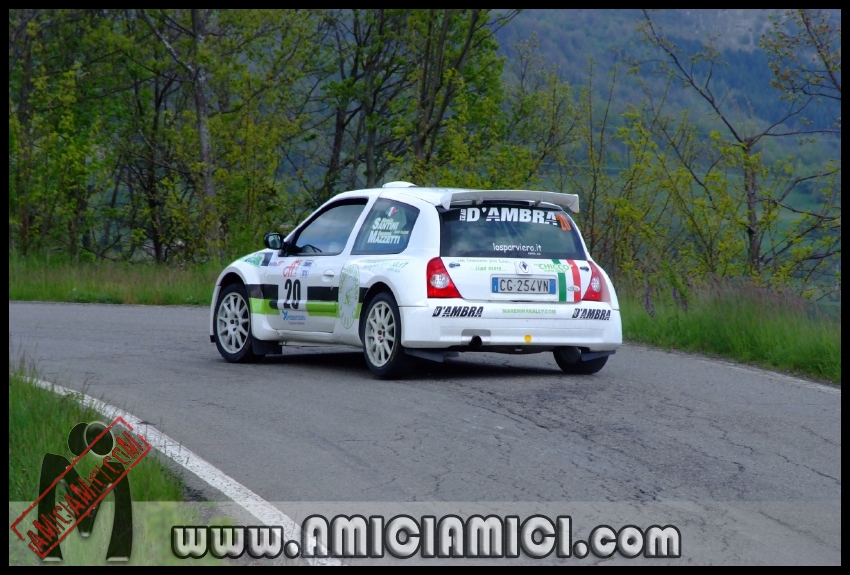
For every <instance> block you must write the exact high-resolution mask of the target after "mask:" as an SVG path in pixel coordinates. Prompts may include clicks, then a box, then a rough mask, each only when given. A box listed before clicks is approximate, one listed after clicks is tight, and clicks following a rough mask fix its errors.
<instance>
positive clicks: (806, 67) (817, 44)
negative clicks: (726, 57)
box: [759, 9, 841, 126]
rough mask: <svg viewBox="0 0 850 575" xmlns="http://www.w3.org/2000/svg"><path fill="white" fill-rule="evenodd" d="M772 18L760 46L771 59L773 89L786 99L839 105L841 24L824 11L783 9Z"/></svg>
mask: <svg viewBox="0 0 850 575" xmlns="http://www.w3.org/2000/svg"><path fill="white" fill-rule="evenodd" d="M771 19H772V27H771V30H770V31H769V32H768V33H767V34H765V35H763V36H762V37H761V40H760V42H759V45H760V46H761V47H762V49H764V50H765V51H766V52H767V53H768V55H769V56H770V68H771V70H772V71H773V74H774V76H775V79H774V81H773V86H774V87H775V88H777V89H778V90H780V91H782V92H783V93H784V97H785V98H786V99H794V98H796V99H805V98H810V97H818V98H827V99H830V100H835V101H837V102H838V103H839V104H840V103H841V24H840V23H839V24H836V23H834V22H833V21H832V18H831V15H830V13H829V12H828V11H826V10H803V9H800V10H784V11H783V12H781V13H780V15H778V16H772V17H771ZM838 124H839V126H840V124H841V119H840V118H838Z"/></svg>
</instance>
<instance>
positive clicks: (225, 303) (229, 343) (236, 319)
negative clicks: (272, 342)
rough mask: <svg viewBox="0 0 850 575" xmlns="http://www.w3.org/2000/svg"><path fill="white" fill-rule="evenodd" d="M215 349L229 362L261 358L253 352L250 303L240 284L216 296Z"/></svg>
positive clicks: (231, 286) (229, 287) (243, 287)
mask: <svg viewBox="0 0 850 575" xmlns="http://www.w3.org/2000/svg"><path fill="white" fill-rule="evenodd" d="M214 332H215V346H216V347H217V348H218V352H219V353H220V354H221V357H223V358H224V359H226V360H227V361H228V362H230V363H243V362H248V361H254V360H256V359H259V358H261V357H263V355H262V354H257V353H254V336H253V334H252V333H251V304H250V301H249V300H248V291H247V290H246V289H245V286H244V285H242V284H241V283H239V284H230V285H229V286H227V287H225V288H223V289H222V290H221V292H219V294H218V301H216V303H215V327H214Z"/></svg>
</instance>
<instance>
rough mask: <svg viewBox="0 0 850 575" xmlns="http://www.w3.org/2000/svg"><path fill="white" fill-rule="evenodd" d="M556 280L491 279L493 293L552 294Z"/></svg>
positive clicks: (555, 287) (494, 277) (555, 286)
mask: <svg viewBox="0 0 850 575" xmlns="http://www.w3.org/2000/svg"><path fill="white" fill-rule="evenodd" d="M556 282H557V280H555V279H554V278H551V279H540V278H519V277H496V276H493V278H492V284H491V287H492V291H493V293H543V294H553V293H555V290H556V289H557V284H556Z"/></svg>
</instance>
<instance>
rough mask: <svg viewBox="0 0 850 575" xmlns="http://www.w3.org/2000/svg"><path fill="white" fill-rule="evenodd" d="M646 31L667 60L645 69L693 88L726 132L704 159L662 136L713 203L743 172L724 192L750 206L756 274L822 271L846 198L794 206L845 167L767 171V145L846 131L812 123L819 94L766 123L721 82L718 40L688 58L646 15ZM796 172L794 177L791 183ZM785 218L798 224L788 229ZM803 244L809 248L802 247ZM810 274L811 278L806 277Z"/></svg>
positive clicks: (792, 103)
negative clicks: (809, 116) (795, 198)
mask: <svg viewBox="0 0 850 575" xmlns="http://www.w3.org/2000/svg"><path fill="white" fill-rule="evenodd" d="M640 29H641V31H642V34H643V38H644V40H645V42H646V43H647V44H648V46H649V47H650V48H652V49H653V50H655V51H656V52H657V53H659V54H660V55H661V59H660V60H647V61H644V62H642V63H640V65H647V64H654V65H657V66H658V70H660V71H661V72H663V73H664V74H666V75H668V76H669V77H670V78H673V79H675V80H676V81H677V82H680V83H681V85H683V86H684V87H685V88H687V89H690V90H693V91H694V92H695V93H696V94H697V95H698V96H699V98H700V99H701V100H702V101H703V102H704V103H705V104H706V105H707V106H708V109H709V110H710V112H711V114H712V115H713V117H714V118H715V119H716V120H717V121H718V122H719V127H720V130H717V131H716V136H713V137H712V139H711V140H710V141H711V142H713V143H710V144H709V145H708V146H705V147H704V148H703V152H702V153H701V154H698V155H694V154H685V153H684V149H683V146H682V144H683V143H684V142H685V140H677V139H676V137H675V134H674V133H673V132H670V131H666V130H663V129H662V130H660V131H659V132H658V133H659V136H660V137H662V138H663V139H665V140H666V141H667V142H668V143H670V144H671V145H673V149H674V150H675V151H676V152H677V154H678V155H679V159H680V161H681V162H682V165H683V166H685V168H686V169H687V170H688V172H689V173H690V175H691V177H692V181H693V182H694V183H695V184H696V185H697V186H699V187H700V188H701V189H702V190H703V192H704V193H705V194H706V196H707V197H709V198H710V197H711V194H712V187H714V186H713V185H712V181H714V180H716V179H717V178H718V177H720V175H722V174H723V173H724V172H727V170H730V169H731V170H733V171H734V172H735V173H737V174H738V175H737V176H734V177H732V178H729V177H725V178H723V179H722V181H723V182H725V183H724V184H723V185H724V186H732V187H734V188H736V189H737V190H738V191H739V194H740V196H739V197H740V198H741V200H743V204H744V210H743V214H742V216H743V217H741V218H740V219H738V223H739V225H740V228H741V229H742V230H743V231H744V232H745V234H746V237H747V262H748V266H749V269H750V272H751V273H752V274H753V275H754V276H757V277H759V276H761V275H762V274H763V272H765V271H766V270H767V269H770V270H771V271H772V272H773V274H774V276H775V277H777V278H781V279H783V280H787V279H788V278H789V277H791V276H794V275H798V272H801V271H802V270H803V269H804V268H806V267H807V266H810V265H814V266H815V267H818V266H819V265H820V264H821V263H822V262H825V261H828V260H829V259H830V258H832V257H834V256H837V255H839V254H840V241H839V242H838V243H837V244H836V243H835V242H833V241H822V238H820V237H819V236H818V234H817V233H816V232H817V230H818V229H820V228H823V229H830V230H831V231H833V232H834V231H837V232H838V234H839V237H840V192H837V193H834V192H829V193H828V194H827V195H826V197H825V198H824V199H825V202H822V203H821V205H820V206H819V207H818V208H817V209H815V210H801V209H799V208H794V207H793V206H791V205H790V202H789V198H790V196H791V193H792V192H794V191H795V190H796V189H797V187H798V186H799V185H800V184H803V183H805V182H813V181H820V182H826V181H827V180H828V179H829V178H831V177H833V176H834V175H835V174H837V173H838V171H839V169H840V168H838V167H837V166H836V165H831V164H829V163H825V164H824V165H821V166H819V167H817V168H816V169H814V170H811V171H809V172H805V173H793V172H794V170H795V166H794V163H793V162H792V161H788V160H785V161H781V162H779V163H777V164H776V165H774V166H766V165H765V162H764V158H763V146H764V143H765V142H766V141H769V140H776V139H780V138H793V139H799V140H800V141H801V142H802V143H804V144H805V143H811V142H812V141H813V140H812V138H815V137H824V136H828V135H830V134H837V133H840V128H838V129H836V128H835V127H833V126H815V125H810V124H809V123H808V122H807V121H806V120H805V117H804V113H805V112H806V111H807V110H808V109H809V108H810V107H811V106H813V105H815V103H816V99H817V98H818V94H817V93H816V92H814V91H811V90H810V92H812V93H806V92H804V91H800V92H799V93H798V95H797V96H795V97H793V98H789V99H788V100H787V106H786V107H785V109H784V111H783V112H782V113H780V114H777V115H776V116H774V117H769V118H761V117H760V116H759V113H764V111H761V110H752V109H749V110H748V109H747V106H746V102H742V101H741V100H740V99H739V98H736V97H735V96H734V95H733V94H731V90H730V89H728V88H724V87H723V84H722V83H720V82H719V81H718V73H719V71H720V69H721V68H722V66H723V61H722V59H721V54H720V52H719V51H718V50H717V49H716V48H715V47H714V45H713V43H712V41H711V39H709V41H708V42H707V43H705V44H704V45H703V46H702V49H701V50H700V51H697V52H695V53H690V54H686V53H684V52H683V51H682V50H681V49H679V48H678V47H677V46H676V44H675V43H674V42H673V41H672V40H671V39H670V38H669V37H668V36H667V35H666V34H665V33H664V31H663V30H662V29H661V28H660V27H659V26H658V25H657V23H656V22H655V21H654V20H653V18H652V16H651V14H650V12H649V11H646V10H645V11H644V21H643V24H642V25H641V27H640ZM789 174H793V175H791V176H790V177H789ZM789 212H790V213H789ZM786 215H787V217H791V218H795V221H794V222H793V223H792V224H791V225H789V226H784V227H783V226H782V223H783V217H785V216H786ZM836 226H837V230H836ZM803 245H806V248H805V249H800V247H801V246H803ZM780 258H781V259H780ZM811 276H812V274H811V273H810V274H808V275H807V277H809V278H810V277H811Z"/></svg>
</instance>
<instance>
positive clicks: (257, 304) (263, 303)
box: [248, 297, 279, 315]
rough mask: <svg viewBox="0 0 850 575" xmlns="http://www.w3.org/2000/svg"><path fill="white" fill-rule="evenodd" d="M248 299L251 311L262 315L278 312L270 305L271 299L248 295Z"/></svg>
mask: <svg viewBox="0 0 850 575" xmlns="http://www.w3.org/2000/svg"><path fill="white" fill-rule="evenodd" d="M248 301H249V302H250V304H251V313H259V314H262V315H277V314H278V313H279V312H278V311H277V310H276V309H274V308H273V307H272V300H270V299H260V298H256V297H249V298H248Z"/></svg>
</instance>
